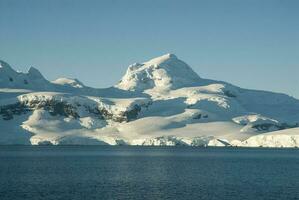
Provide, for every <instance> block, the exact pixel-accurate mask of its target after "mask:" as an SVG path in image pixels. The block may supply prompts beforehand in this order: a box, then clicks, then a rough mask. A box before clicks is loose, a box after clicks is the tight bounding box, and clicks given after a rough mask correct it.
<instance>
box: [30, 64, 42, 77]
mask: <svg viewBox="0 0 299 200" xmlns="http://www.w3.org/2000/svg"><path fill="white" fill-rule="evenodd" d="M28 76H29V77H30V78H32V79H44V77H43V75H42V74H41V73H40V71H39V70H38V69H36V68H34V67H30V68H29V70H28Z"/></svg>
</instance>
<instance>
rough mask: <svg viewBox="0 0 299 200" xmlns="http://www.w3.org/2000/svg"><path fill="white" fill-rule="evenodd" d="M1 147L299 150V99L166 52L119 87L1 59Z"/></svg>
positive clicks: (129, 75) (132, 70)
mask: <svg viewBox="0 0 299 200" xmlns="http://www.w3.org/2000/svg"><path fill="white" fill-rule="evenodd" d="M0 130H1V131H0V144H33V145H37V144H43V145H45V144H47V145H48V144H54V145H58V144H59V145H62V144H64V145H66V144H99V145H102V144H108V145H191V146H245V147H258V146H263V147H299V100H298V99H295V98H293V97H290V96H288V95H285V94H278V93H273V92H266V91H256V90H247V89H242V88H240V87H237V86H234V85H232V84H229V83H225V82H222V81H214V80H209V79H204V78H202V77H200V76H198V75H197V74H196V73H195V72H194V71H193V70H192V68H190V67H189V66H188V65H187V64H186V63H185V62H183V61H181V60H179V59H178V58H177V57H176V56H175V55H173V54H166V55H163V56H161V57H158V58H154V59H152V60H150V61H148V62H144V63H135V64H133V65H130V66H129V68H128V70H127V72H126V74H125V75H124V77H123V78H122V79H121V81H120V82H119V83H117V84H116V85H115V86H113V87H110V88H105V89H96V88H91V87H87V86H85V85H84V84H83V83H82V82H80V81H79V80H77V79H70V78H59V79H57V80H54V81H52V82H50V81H48V80H46V79H45V78H44V77H43V76H42V74H41V73H40V72H39V71H38V70H37V69H35V68H30V69H29V71H28V72H27V73H22V72H16V71H15V70H13V69H12V68H11V67H10V66H9V64H7V63H6V62H3V61H0Z"/></svg>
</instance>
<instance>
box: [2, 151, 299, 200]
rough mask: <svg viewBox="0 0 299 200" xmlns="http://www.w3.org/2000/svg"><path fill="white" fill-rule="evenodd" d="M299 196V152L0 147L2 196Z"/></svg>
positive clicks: (84, 199)
mask: <svg viewBox="0 0 299 200" xmlns="http://www.w3.org/2000/svg"><path fill="white" fill-rule="evenodd" d="M19 199H20V200H21V199H22V200H26V199H28V200H29V199H30V200H39V199H42V200H54V199H55V200H68V199H69V200H89V199H104V200H105V199H143V200H144V199H153V200H158V199H182V200H185V199H204V200H213V199H227V200H235V199H242V200H247V199H248V200H249V199H250V200H251V199H252V200H259V199H267V200H271V199H273V200H274V199H277V200H278V199H279V200H284V199H286V200H292V199H294V200H295V199H299V150H297V149H245V148H244V149H243V148H242V149H237V148H191V147H130V146H0V200H19Z"/></svg>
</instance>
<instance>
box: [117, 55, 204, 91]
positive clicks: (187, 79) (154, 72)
mask: <svg viewBox="0 0 299 200" xmlns="http://www.w3.org/2000/svg"><path fill="white" fill-rule="evenodd" d="M200 80H201V79H200V77H199V76H198V75H197V74H196V73H195V72H194V71H193V70H192V69H191V67H189V66H188V65H187V64H186V63H185V62H183V61H181V60H180V59H178V58H177V57H176V56H175V55H174V54H165V55H162V56H160V57H156V58H153V59H151V60H149V61H147V62H144V63H142V64H140V63H135V64H133V65H130V66H129V68H128V70H127V72H126V74H125V75H124V77H123V78H122V80H121V81H120V82H119V84H118V85H116V87H118V88H120V89H123V90H132V91H144V90H147V89H153V88H157V89H176V88H180V87H186V86H192V85H196V84H198V82H199V81H200Z"/></svg>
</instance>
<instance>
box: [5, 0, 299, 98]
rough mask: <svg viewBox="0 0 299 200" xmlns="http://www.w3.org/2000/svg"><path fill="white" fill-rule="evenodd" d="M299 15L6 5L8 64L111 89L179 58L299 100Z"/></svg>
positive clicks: (63, 2) (14, 0) (107, 1)
mask: <svg viewBox="0 0 299 200" xmlns="http://www.w3.org/2000/svg"><path fill="white" fill-rule="evenodd" d="M298 10H299V1H297V0H242V1H241V0H206V1H201V0H194V1H191V0H180V1H178V0H103V1H101V0H0V59H1V60H4V61H6V62H8V63H9V64H10V65H11V66H12V67H13V68H14V69H17V70H21V71H26V70H27V69H28V68H29V67H30V66H34V67H36V68H38V69H39V70H40V71H41V72H42V73H43V75H44V76H45V77H46V78H47V79H49V80H54V79H56V78H58V77H70V78H78V79H79V80H81V81H82V82H83V83H84V84H85V85H88V86H92V87H98V88H103V87H108V86H111V85H114V84H115V83H117V82H118V81H119V80H120V79H121V77H122V76H123V74H124V73H125V71H126V69H127V67H128V65H130V64H132V63H135V62H144V61H147V60H149V59H151V58H153V57H157V56H160V55H163V54H166V53H174V54H175V55H176V56H177V57H178V58H180V59H181V60H183V61H185V62H186V63H188V64H189V65H190V66H191V67H192V68H193V69H194V71H196V72H197V73H198V74H199V75H200V76H201V77H203V78H211V79H217V80H223V81H227V82H230V83H233V84H235V85H238V86H240V87H244V88H250V89H260V90H270V91H275V92H283V93H287V94H289V95H291V96H294V97H296V98H299V12H298Z"/></svg>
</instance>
